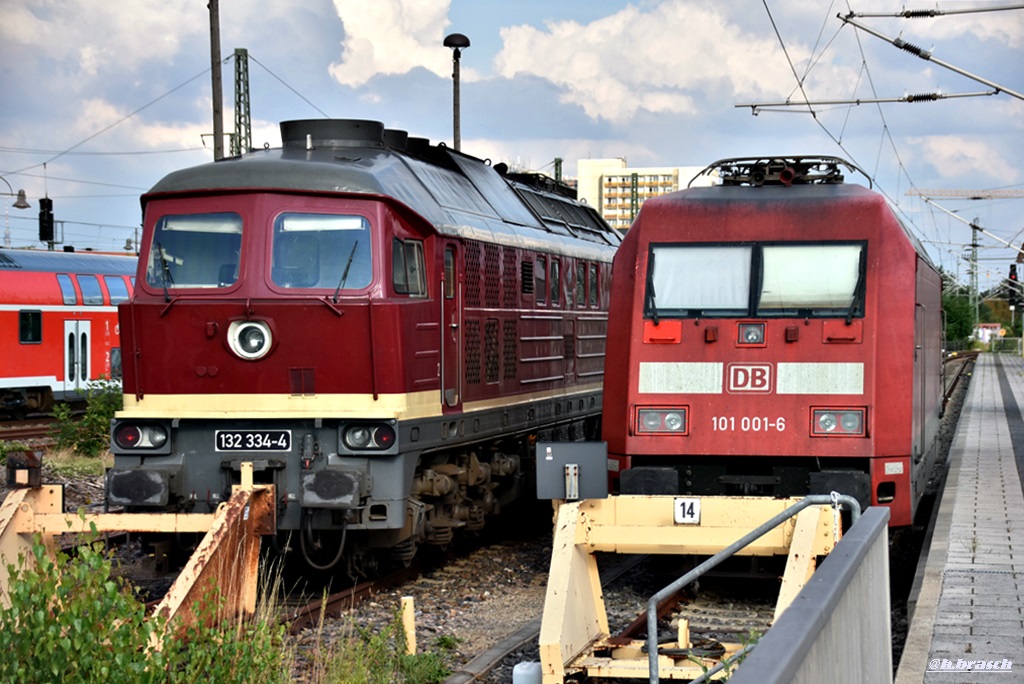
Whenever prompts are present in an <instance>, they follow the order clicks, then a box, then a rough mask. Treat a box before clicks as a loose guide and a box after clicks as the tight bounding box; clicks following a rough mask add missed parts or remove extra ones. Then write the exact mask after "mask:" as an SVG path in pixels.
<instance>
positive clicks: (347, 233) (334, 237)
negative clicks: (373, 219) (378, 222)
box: [270, 213, 373, 291]
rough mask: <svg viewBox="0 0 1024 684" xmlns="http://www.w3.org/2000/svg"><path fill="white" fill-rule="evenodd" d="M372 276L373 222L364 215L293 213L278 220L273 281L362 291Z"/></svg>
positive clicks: (272, 271) (275, 231)
mask: <svg viewBox="0 0 1024 684" xmlns="http://www.w3.org/2000/svg"><path fill="white" fill-rule="evenodd" d="M372 276H373V264H372V261H371V258H370V223H369V221H367V220H366V219H365V218H363V217H362V216H337V215H331V214H291V213H289V214H282V215H280V216H278V217H277V220H276V221H274V246H273V254H272V256H271V266H270V277H271V280H272V281H273V283H274V285H277V286H278V287H284V288H300V289H328V290H332V291H340V290H358V289H362V288H364V287H367V286H368V285H369V284H370V279H371V278H372Z"/></svg>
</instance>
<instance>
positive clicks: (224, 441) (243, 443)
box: [214, 430, 292, 451]
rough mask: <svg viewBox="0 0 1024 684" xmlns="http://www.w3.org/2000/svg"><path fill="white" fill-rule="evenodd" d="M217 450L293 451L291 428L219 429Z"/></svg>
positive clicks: (215, 433) (216, 436)
mask: <svg viewBox="0 0 1024 684" xmlns="http://www.w3.org/2000/svg"><path fill="white" fill-rule="evenodd" d="M214 448H215V449H216V450H217V451H291V450H292V432H291V430H217V431H216V432H214Z"/></svg>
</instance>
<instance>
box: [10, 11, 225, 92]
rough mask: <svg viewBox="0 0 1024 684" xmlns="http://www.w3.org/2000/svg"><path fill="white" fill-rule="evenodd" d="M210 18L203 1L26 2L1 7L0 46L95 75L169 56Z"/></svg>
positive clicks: (71, 69) (70, 70)
mask: <svg viewBox="0 0 1024 684" xmlns="http://www.w3.org/2000/svg"><path fill="white" fill-rule="evenodd" d="M208 16H209V14H208V12H207V11H206V9H205V3H204V4H203V5H198V4H197V3H193V2H187V1H186V0H132V2H131V4H130V6H125V5H123V4H121V3H115V2H110V3H102V2H92V1H91V0H62V1H61V2H59V3H58V2H52V1H49V0H29V1H28V2H23V3H5V6H4V21H3V22H0V42H2V43H3V44H4V46H5V49H13V48H22V49H24V48H28V50H27V51H26V52H25V54H31V55H32V57H33V58H35V59H38V58H40V57H48V58H51V59H56V60H61V61H65V63H64V64H63V68H65V69H66V70H68V71H69V72H71V73H75V72H77V71H79V70H81V71H82V72H84V73H85V74H86V75H90V76H93V75H96V74H97V73H99V72H100V71H102V70H103V69H104V68H106V67H109V66H111V65H113V66H116V67H117V68H119V69H123V68H132V67H133V66H135V67H138V66H141V64H142V63H144V62H146V61H147V60H150V59H166V58H168V57H170V56H171V55H173V54H175V53H176V52H177V50H178V49H179V45H180V40H181V37H182V35H184V34H189V33H193V32H196V31H201V30H203V29H204V28H205V26H207V24H206V18H207V17H208ZM186 17H188V18H190V19H191V20H185V18H186ZM207 30H208V29H207Z"/></svg>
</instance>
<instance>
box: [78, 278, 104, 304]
mask: <svg viewBox="0 0 1024 684" xmlns="http://www.w3.org/2000/svg"><path fill="white" fill-rule="evenodd" d="M76 277H77V278H78V287H79V289H81V290H82V303H83V304H85V305H86V306H103V290H101V289H100V280H99V278H97V277H96V276H94V275H80V276H76Z"/></svg>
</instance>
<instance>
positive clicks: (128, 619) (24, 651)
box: [0, 530, 292, 684]
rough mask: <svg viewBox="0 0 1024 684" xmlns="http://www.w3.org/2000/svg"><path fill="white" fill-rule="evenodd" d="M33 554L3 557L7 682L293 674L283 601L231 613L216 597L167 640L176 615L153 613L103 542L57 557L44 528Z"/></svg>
mask: <svg viewBox="0 0 1024 684" xmlns="http://www.w3.org/2000/svg"><path fill="white" fill-rule="evenodd" d="M93 534H94V535H95V530H94V531H93ZM31 555H32V558H26V557H24V556H22V557H20V558H18V559H17V563H16V564H14V563H10V562H9V560H10V559H3V562H5V563H7V569H8V572H9V574H10V579H9V581H8V584H7V588H6V594H5V596H4V597H3V598H4V603H5V604H9V605H5V606H3V607H0V681H4V682H44V681H60V682H64V683H65V684H78V683H85V682H89V683H92V682H102V683H103V684H119V683H120V682H125V683H129V682H132V683H134V682H141V683H148V682H154V683H155V682H160V683H164V682H166V683H169V684H176V683H178V682H190V683H191V682H194V681H197V679H200V678H202V679H205V680H209V681H215V682H218V683H219V682H239V683H240V684H241V683H243V682H257V681H258V682H290V681H291V665H292V658H291V653H290V651H289V650H288V649H286V648H285V647H284V634H285V632H284V627H283V626H282V625H279V624H278V622H277V620H276V614H277V613H276V606H262V607H261V608H260V609H258V610H257V615H256V616H255V617H254V618H252V619H241V618H235V617H227V618H224V617H222V616H220V615H219V613H220V610H219V609H220V606H221V605H222V602H221V601H220V600H219V599H217V598H215V597H211V598H210V600H208V601H206V602H205V605H204V607H203V609H202V610H201V611H200V614H199V615H198V616H197V620H196V626H194V627H190V628H189V629H187V630H186V631H185V633H184V634H183V635H182V636H181V637H177V636H167V637H165V636H164V635H165V629H166V628H167V624H166V621H165V620H164V619H162V618H161V617H159V616H147V615H146V606H145V604H144V603H143V602H142V601H141V600H139V598H138V597H137V596H136V595H135V592H134V591H133V589H132V588H131V587H130V586H129V585H128V583H127V582H126V581H125V580H123V579H121V578H112V577H111V569H112V566H113V560H112V558H111V557H110V555H109V553H108V552H107V551H105V550H104V548H103V544H102V543H100V542H98V541H92V542H91V543H88V544H85V545H83V546H80V547H79V548H78V549H77V551H76V553H75V554H74V555H72V556H69V555H68V554H66V553H63V552H61V553H58V554H57V557H56V558H55V559H54V558H51V557H50V556H49V555H48V554H47V552H46V549H45V547H44V546H43V544H42V541H41V539H40V537H39V536H38V535H36V537H35V539H34V543H33V546H32V550H31ZM271 595H272V593H271ZM205 625H211V626H205ZM172 634H173V632H172ZM154 645H156V647H155V648H154Z"/></svg>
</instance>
